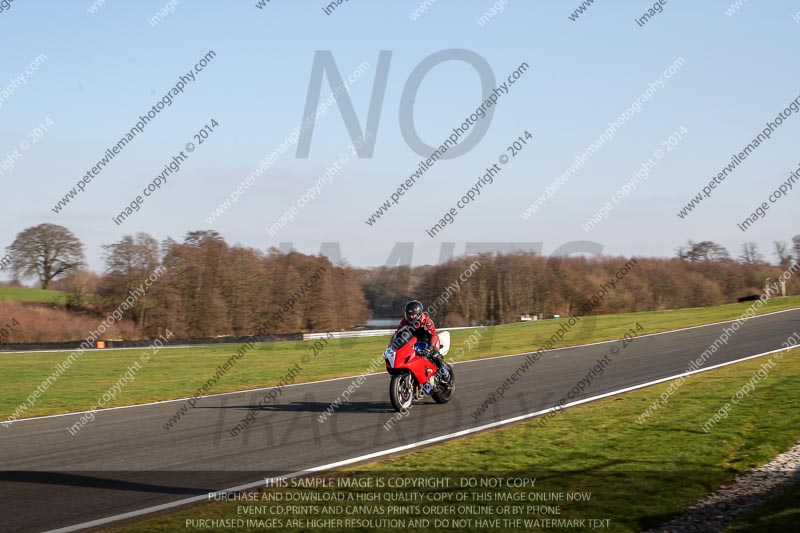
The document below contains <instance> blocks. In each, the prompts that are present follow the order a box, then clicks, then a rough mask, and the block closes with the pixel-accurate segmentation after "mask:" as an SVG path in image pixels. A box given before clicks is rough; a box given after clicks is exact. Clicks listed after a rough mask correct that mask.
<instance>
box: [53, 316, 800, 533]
mask: <svg viewBox="0 0 800 533" xmlns="http://www.w3.org/2000/svg"><path fill="white" fill-rule="evenodd" d="M709 325H710V324H709ZM686 329H690V328H686ZM676 331H679V330H676ZM654 335H656V334H654ZM785 350H787V348H781V349H780V350H771V351H769V352H763V353H760V354H756V355H750V356H747V357H743V358H741V359H736V360H735V361H728V362H726V363H720V364H718V365H713V366H710V367H708V368H701V369H699V370H693V371H691V372H683V373H681V374H675V375H674V376H668V377H665V378H660V379H656V380H654V381H648V382H646V383H640V384H638V385H633V386H630V387H625V388H622V389H618V390H615V391H611V392H605V393H603V394H598V395H597V396H592V397H590V398H584V399H582V400H576V401H574V402H570V403H568V404H565V405H564V407H563V408H562V409H566V408H568V407H574V406H576V405H581V404H584V403H589V402H594V401H597V400H600V399H603V398H608V397H609V396H615V395H617V394H623V393H626V392H630V391H633V390H636V389H642V388H645V387H649V386H651V385H657V384H659V383H663V382H665V381H669V380H671V379H677V378H679V377H683V376H690V375H692V374H699V373H701V372H708V371H709V370H714V369H715V368H721V367H723V366H728V365H732V364H735V363H741V362H742V361H747V360H749V359H756V358H758V357H763V356H765V355H770V354H773V353H778V352H782V351H785ZM555 410H556V407H550V408H548V409H542V410H540V411H535V412H533V413H527V414H524V415H518V416H515V417H512V418H506V419H504V420H498V421H496V422H490V423H488V424H484V425H482V426H477V427H474V428H469V429H462V430H461V431H456V432H454V433H448V434H447V435H440V436H438V437H432V438H430V439H425V440H421V441H418V442H412V443H411V444H406V445H404V446H397V447H395V448H390V449H388V450H381V451H377V452H373V453H368V454H366V455H359V456H358V457H352V458H350V459H344V460H342V461H337V462H335V463H328V464H326V465H321V466H315V467H313V468H309V469H307V470H300V471H297V472H292V473H291V474H285V475H283V476H277V477H274V478H269V480H270V481H271V482H275V481H278V480H285V479H291V478H296V477H300V476H305V475H309V474H313V473H315V472H323V471H326V470H332V469H334V468H339V467H342V466H347V465H351V464H354V463H360V462H363V461H368V460H370V459H376V458H378V457H383V456H385V455H392V454H396V453H399V452H404V451H407V450H412V449H414V448H419V447H422V446H427V445H429V444H435V443H437V442H442V441H446V440H451V439H455V438H458V437H463V436H466V435H471V434H473V433H478V432H479V431H485V430H487V429H492V428H496V427H499V426H505V425H507V424H513V423H514V422H519V421H521V420H527V419H528V418H533V417H535V416H541V415H544V414H547V413H550V412H553V411H555ZM266 485H267V479H261V480H259V481H254V482H253V483H247V484H245V485H239V486H237V487H231V488H229V489H222V490H219V491H216V492H210V493H205V494H201V495H198V496H192V497H191V498H184V499H182V500H177V501H174V502H170V503H165V504H162V505H156V506H154V507H147V508H145V509H139V510H137V511H130V512H128V513H123V514H118V515H114V516H109V517H106V518H99V519H97V520H92V521H90V522H84V523H82V524H75V525H72V526H67V527H63V528H60V529H53V530H51V531H50V532H48V533H67V532H69V531H80V530H81V529H86V528H89V527H97V526H102V525H104V524H110V523H112V522H118V521H120V520H127V519H130V518H137V517H140V516H145V515H148V514H152V513H157V512H159V511H166V510H168V509H174V508H175V507H181V506H184V505H189V504H192V503H200V502H203V501H210V500H212V499H213V497H214V495H215V494H220V493H227V492H241V491H245V490H252V489H255V488H258V487H265V486H266Z"/></svg>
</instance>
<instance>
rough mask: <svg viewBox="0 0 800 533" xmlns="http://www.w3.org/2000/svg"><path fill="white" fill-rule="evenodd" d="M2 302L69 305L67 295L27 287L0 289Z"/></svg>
mask: <svg viewBox="0 0 800 533" xmlns="http://www.w3.org/2000/svg"><path fill="white" fill-rule="evenodd" d="M0 300H6V301H11V302H17V303H26V302H34V303H57V304H62V305H63V304H65V303H67V293H66V292H64V291H53V290H49V289H48V290H44V289H29V288H27V287H0Z"/></svg>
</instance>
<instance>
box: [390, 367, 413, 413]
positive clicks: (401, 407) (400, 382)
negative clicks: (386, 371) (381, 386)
mask: <svg viewBox="0 0 800 533" xmlns="http://www.w3.org/2000/svg"><path fill="white" fill-rule="evenodd" d="M389 400H391V402H392V407H394V410H395V411H397V412H398V413H405V412H406V411H408V409H409V408H410V407H411V403H412V402H413V401H414V387H413V386H412V378H411V374H408V373H405V374H400V375H397V376H392V379H391V381H389Z"/></svg>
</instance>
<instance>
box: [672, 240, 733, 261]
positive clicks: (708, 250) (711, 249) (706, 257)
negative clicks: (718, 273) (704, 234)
mask: <svg viewBox="0 0 800 533" xmlns="http://www.w3.org/2000/svg"><path fill="white" fill-rule="evenodd" d="M678 254H679V255H678V257H680V258H681V259H688V260H689V261H730V258H731V256H730V254H729V253H728V250H726V249H725V247H724V246H722V245H721V244H717V243H715V242H712V241H700V242H694V241H692V240H690V241H689V242H687V243H686V248H684V247H681V248H679V249H678Z"/></svg>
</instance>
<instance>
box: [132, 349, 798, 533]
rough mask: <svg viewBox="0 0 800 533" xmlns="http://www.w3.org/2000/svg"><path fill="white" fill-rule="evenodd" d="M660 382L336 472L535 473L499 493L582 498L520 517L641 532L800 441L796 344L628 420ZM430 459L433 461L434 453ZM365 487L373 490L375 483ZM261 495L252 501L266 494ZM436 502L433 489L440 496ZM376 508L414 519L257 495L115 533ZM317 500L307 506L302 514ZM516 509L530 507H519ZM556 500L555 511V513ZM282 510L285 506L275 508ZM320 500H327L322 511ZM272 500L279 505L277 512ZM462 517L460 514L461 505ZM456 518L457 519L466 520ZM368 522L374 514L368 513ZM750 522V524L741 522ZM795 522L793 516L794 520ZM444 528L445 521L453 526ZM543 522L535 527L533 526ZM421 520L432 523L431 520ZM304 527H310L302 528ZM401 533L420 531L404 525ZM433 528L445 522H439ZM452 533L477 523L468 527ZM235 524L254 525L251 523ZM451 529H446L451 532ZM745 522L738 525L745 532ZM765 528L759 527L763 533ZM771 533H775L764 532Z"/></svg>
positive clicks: (699, 380) (708, 376) (783, 516)
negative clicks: (527, 482) (526, 485)
mask: <svg viewBox="0 0 800 533" xmlns="http://www.w3.org/2000/svg"><path fill="white" fill-rule="evenodd" d="M768 361H772V362H774V366H773V367H772V369H771V370H770V372H769V374H768V376H767V377H766V378H764V379H763V380H761V381H759V382H758V384H757V385H756V386H755V389H754V390H752V391H751V392H749V394H748V395H746V396H745V397H744V398H743V399H741V401H740V402H739V403H738V404H737V405H736V406H735V407H734V408H733V409H731V410H730V411H729V414H728V416H727V418H725V419H724V420H722V421H721V422H720V423H719V424H717V425H716V426H715V427H714V428H713V429H712V430H711V431H710V432H708V433H706V432H704V431H703V430H702V429H701V426H702V425H703V424H704V423H706V421H707V420H708V419H709V418H710V417H711V416H713V414H714V413H715V412H717V411H718V410H719V409H720V408H721V407H722V406H723V405H724V404H725V402H730V401H731V398H732V397H733V396H734V395H736V393H737V391H740V390H741V389H742V387H743V386H744V384H745V383H747V382H748V381H749V380H751V379H752V377H753V376H754V375H755V373H756V372H757V371H758V369H759V368H761V365H762V364H764V363H767V362H768ZM668 386H669V384H668V383H665V384H662V385H658V386H653V387H649V388H647V389H643V390H639V391H634V392H631V393H628V394H625V395H622V396H618V397H612V398H607V399H604V400H601V401H598V402H594V403H590V404H586V405H581V406H578V407H573V408H571V409H568V410H566V411H564V412H563V413H562V414H561V415H559V416H558V417H556V418H554V419H553V420H552V421H551V422H550V423H549V424H547V425H546V426H545V427H539V426H538V425H537V423H536V420H531V421H526V422H522V423H517V424H514V425H511V426H507V427H504V428H500V429H495V430H492V431H487V432H484V433H481V434H477V435H473V436H469V437H464V438H460V439H456V440H453V441H449V442H447V443H443V444H438V445H435V446H432V447H428V448H426V449H424V450H417V451H413V452H408V453H405V454H403V455H401V456H398V457H394V458H391V459H385V460H382V461H378V462H373V463H370V464H367V465H363V466H359V467H355V468H351V469H348V470H346V471H343V472H339V473H337V474H336V476H337V477H340V478H352V477H354V476H367V477H372V478H374V479H378V478H382V479H397V478H399V477H406V478H413V477H415V476H417V477H419V476H427V477H430V476H438V477H450V478H453V479H455V478H457V477H458V476H459V475H460V474H461V473H463V474H464V475H465V476H467V477H475V476H480V475H481V473H482V474H483V475H496V476H500V477H501V478H512V477H513V478H535V479H536V485H535V489H534V490H530V489H518V488H501V489H496V493H497V492H505V493H513V492H522V493H532V492H536V493H540V494H542V495H547V494H558V493H573V494H574V493H576V492H580V493H584V494H589V495H590V496H591V498H590V499H588V500H586V499H583V500H581V501H572V502H563V501H562V502H550V503H537V504H536V505H545V506H549V507H550V509H549V510H548V512H547V513H536V512H533V513H531V512H527V510H526V513H525V514H526V518H527V519H529V520H535V519H537V518H538V519H540V520H544V519H547V518H551V519H552V518H558V519H566V520H580V519H589V518H593V519H596V520H609V522H608V525H607V526H604V527H602V528H601V529H602V530H603V531H626V532H628V531H640V530H643V529H646V528H649V527H653V526H656V525H658V524H660V523H662V522H664V521H666V520H667V519H669V517H670V516H672V515H674V514H676V513H679V512H680V511H682V510H683V509H685V508H686V507H687V506H689V505H691V504H693V503H694V502H696V501H697V500H698V499H700V498H701V497H702V496H704V495H705V494H707V493H709V492H711V491H713V490H715V489H716V488H717V487H719V486H720V485H721V484H722V483H725V482H727V481H729V480H731V479H732V478H733V477H734V475H736V474H737V473H741V472H744V471H747V470H749V469H750V468H753V467H756V466H759V465H761V464H763V463H766V462H769V461H770V460H771V459H772V457H774V456H775V455H776V454H778V453H780V452H782V451H785V450H787V449H789V448H790V447H791V446H792V444H793V443H794V442H795V441H796V440H797V439H798V438H799V437H800V409H798V407H800V400H799V399H798V398H797V390H799V389H800V350H794V351H792V352H784V353H782V354H780V357H776V356H775V355H771V356H764V357H761V358H758V359H754V360H749V361H745V362H742V363H737V364H735V365H731V366H728V367H724V368H720V369H716V370H713V371H709V372H705V373H701V374H698V375H695V376H692V377H691V378H689V379H688V380H687V382H686V383H685V384H684V385H683V387H681V388H680V389H679V390H678V391H677V392H676V393H675V395H674V396H673V397H672V400H671V403H670V408H669V409H663V410H660V411H659V412H658V413H657V414H656V415H655V416H654V417H653V418H651V419H650V420H649V421H648V422H647V423H645V424H644V425H639V424H637V423H635V419H636V417H637V416H638V415H639V414H640V413H641V412H642V411H643V410H644V409H645V408H646V407H647V405H649V403H650V402H651V401H653V400H654V399H655V398H656V397H658V395H659V394H661V393H662V392H664V391H665V390H666V389H667V387H668ZM432 458H435V460H434V461H433V462H432V461H431V459H432ZM431 464H434V465H436V466H435V470H426V468H425V467H424V466H422V465H431ZM331 490H332V489H325V488H317V489H311V488H306V489H298V488H287V489H284V488H281V489H271V490H270V493H272V494H274V493H276V492H281V493H284V494H292V493H305V494H306V495H308V494H309V493H310V492H311V493H315V494H316V495H317V501H321V500H322V493H323V492H325V491H328V492H330V491H331ZM338 490H339V492H346V493H350V494H358V493H364V492H369V491H368V489H355V488H354V489H338ZM415 490H417V491H418V492H420V493H421V494H433V493H435V492H436V493H439V494H440V495H441V494H444V495H445V496H447V495H448V494H450V496H451V500H450V502H452V501H453V500H454V499H455V498H452V495H455V494H456V493H459V492H461V493H465V494H467V495H468V496H469V498H468V499H467V502H470V503H473V504H474V500H473V498H474V497H473V496H472V494H477V493H480V492H484V493H485V492H487V490H488V489H460V488H454V489H441V488H439V489H415ZM373 492H374V490H373ZM263 494H264V493H262V494H261V495H259V497H263ZM437 497H441V496H437ZM796 502H797V491H795V492H793V493H790V494H788V495H787V496H786V498H785V499H783V500H778V501H776V502H773V507H771V508H768V509H764V510H762V514H761V515H759V516H758V517H756V516H752V517H751V520H752V523H755V524H757V523H758V521H761V523H762V524H763V523H765V522H766V521H770V522H769V523H771V524H778V525H780V524H789V522H788V521H787V520H789V519H790V518H792V517H794V518H795V519H796V517H797V512H796V510H795V511H790V510H787V508H790V507H791V506H792V505H795V506H796ZM381 504H382V505H384V506H385V509H384V511H392V512H391V516H415V515H414V512H415V511H419V509H413V505H421V504H417V503H414V504H408V503H401V504H396V505H397V506H399V507H398V508H397V509H387V508H388V505H387V504H385V503H384V502H355V503H339V504H330V503H311V504H309V503H304V504H303V506H304V507H306V508H305V509H301V506H300V505H298V507H296V508H294V509H289V508H288V505H287V504H286V503H285V502H283V501H273V500H267V501H258V502H255V503H247V502H245V503H242V502H222V503H211V504H207V505H204V506H201V507H197V508H194V509H187V510H184V511H182V512H178V513H174V514H172V515H167V516H162V517H158V518H153V519H151V520H148V521H144V522H142V523H140V524H138V525H132V526H128V527H125V528H123V529H122V531H125V532H130V533H134V532H140V531H148V532H161V531H163V532H167V531H177V530H185V529H186V528H187V527H188V525H187V524H189V523H194V524H197V522H188V523H187V520H189V521H197V520H211V519H242V518H243V515H242V508H248V507H249V508H250V509H251V511H253V513H252V514H251V513H248V514H247V516H246V517H245V518H250V519H261V520H268V519H273V518H280V519H281V520H283V521H284V522H283V525H282V529H281V530H285V531H291V530H301V529H303V527H302V526H300V527H297V528H294V527H292V526H291V523H290V522H288V520H291V519H293V518H297V519H301V518H302V519H307V518H315V519H335V518H336V517H337V516H339V517H341V516H342V513H341V512H340V511H337V510H336V509H335V508H334V507H333V506H334V505H342V506H345V513H344V514H345V516H352V515H347V513H348V509H349V510H350V511H351V512H355V509H354V508H352V507H350V506H353V505H360V506H362V508H360V509H358V512H359V513H361V515H362V516H373V517H380V516H384V517H385V516H390V514H389V513H387V512H384V513H383V514H376V515H372V514H371V513H369V512H368V511H367V510H366V508H367V507H370V506H371V507H376V506H379V505H381ZM309 505H310V506H316V509H313V510H312V509H309V508H308V507H309ZM488 505H489V507H491V510H490V511H487V513H486V514H487V515H497V516H501V517H502V516H506V517H511V515H508V514H507V515H503V514H502V509H499V508H500V507H502V506H506V509H507V508H508V505H511V504H508V503H503V504H500V503H497V500H495V501H494V502H493V503H490V504H488ZM525 505H531V504H530V503H526V504H525ZM556 505H557V506H558V513H557V514H556V513H555V512H552V511H553V509H552V507H553V506H556ZM280 506H282V507H280ZM326 506H327V507H326ZM279 507H280V508H279ZM465 513H466V512H465ZM465 513H462V514H461V515H460V518H462V519H465V518H467V516H468V514H465ZM436 516H439V517H440V518H444V517H447V516H450V518H453V519H454V515H452V514H450V515H448V513H447V512H446V508H445V509H442V508H439V511H438V513H437V512H436V511H434V512H432V513H431V514H429V515H428V518H430V519H431V520H433V519H434V518H435V517H436ZM376 519H377V518H376ZM748 523H750V522H748ZM792 523H794V522H792ZM451 524H452V522H451ZM542 524H543V522H542ZM429 527H430V526H429ZM305 529H306V530H308V528H307V527H306V528H305ZM350 529H352V528H348V527H333V528H331V530H340V531H347V530H350ZM402 529H404V530H406V531H417V530H423V529H424V528H415V527H408V526H407V525H406V526H405V527H403V528H402ZM440 529H447V528H446V527H443V528H440ZM456 529H460V530H467V529H469V530H473V531H475V530H482V529H485V528H483V527H481V526H480V525H475V523H473V524H472V525H471V526H470V527H464V528H456ZM500 529H501V530H508V531H511V530H515V531H516V530H520V529H535V530H537V531H548V530H558V531H578V530H584V531H585V530H587V529H589V528H588V527H587V525H586V524H584V527H582V528H581V527H547V526H542V525H539V526H538V527H537V526H536V525H535V524H534V523H533V522H529V523H527V524H522V525H519V526H517V527H503V526H502V522H501V527H500ZM204 530H206V531H230V529H225V528H214V527H208V528H205V529H204ZM241 530H245V531H257V530H260V529H258V528H257V527H254V528H248V527H246V525H245V527H244V528H242V529H241ZM451 530H452V529H451ZM745 530H749V529H747V524H744V525H741V526H740V528H739V529H735V531H745ZM762 530H764V531H766V530H767V529H762ZM772 531H774V529H772Z"/></svg>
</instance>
